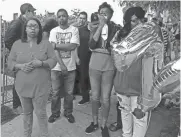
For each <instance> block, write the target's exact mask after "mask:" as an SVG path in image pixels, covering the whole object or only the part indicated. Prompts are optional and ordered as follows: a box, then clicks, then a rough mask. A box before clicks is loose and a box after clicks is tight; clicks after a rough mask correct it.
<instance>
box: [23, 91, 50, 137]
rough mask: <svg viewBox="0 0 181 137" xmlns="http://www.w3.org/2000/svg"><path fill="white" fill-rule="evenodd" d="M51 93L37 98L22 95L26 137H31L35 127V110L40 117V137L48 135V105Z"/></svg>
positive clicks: (38, 117)
mask: <svg viewBox="0 0 181 137" xmlns="http://www.w3.org/2000/svg"><path fill="white" fill-rule="evenodd" d="M48 97H49V94H48V93H47V94H44V95H43V96H40V97H37V98H26V97H22V96H20V100H21V104H22V108H23V124H24V137H31V134H32V127H33V110H34V111H35V114H36V116H37V119H38V124H39V129H40V137H48V120H47V113H46V105H47V101H48Z"/></svg>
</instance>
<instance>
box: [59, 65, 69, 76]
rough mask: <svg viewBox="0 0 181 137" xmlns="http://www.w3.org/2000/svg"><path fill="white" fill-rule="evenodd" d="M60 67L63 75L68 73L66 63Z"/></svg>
mask: <svg viewBox="0 0 181 137" xmlns="http://www.w3.org/2000/svg"><path fill="white" fill-rule="evenodd" d="M60 68H61V72H62V75H67V73H68V70H67V67H66V66H65V65H61V66H60Z"/></svg>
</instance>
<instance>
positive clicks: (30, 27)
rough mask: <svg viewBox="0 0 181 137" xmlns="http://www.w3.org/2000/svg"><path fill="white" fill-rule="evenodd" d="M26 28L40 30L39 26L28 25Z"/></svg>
mask: <svg viewBox="0 0 181 137" xmlns="http://www.w3.org/2000/svg"><path fill="white" fill-rule="evenodd" d="M26 27H27V28H29V29H39V26H38V25H27V26H26Z"/></svg>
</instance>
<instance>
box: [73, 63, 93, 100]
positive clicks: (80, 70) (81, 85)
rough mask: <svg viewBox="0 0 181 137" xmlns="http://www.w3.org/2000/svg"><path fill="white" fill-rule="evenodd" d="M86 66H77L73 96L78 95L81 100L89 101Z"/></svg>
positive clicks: (88, 82)
mask: <svg viewBox="0 0 181 137" xmlns="http://www.w3.org/2000/svg"><path fill="white" fill-rule="evenodd" d="M86 66H87V67H86ZM86 66H85V65H84V64H81V65H80V66H77V69H76V80H75V85H74V94H79V93H80V94H81V96H82V99H83V100H86V101H89V99H90V97H89V90H90V81H89V74H88V65H86Z"/></svg>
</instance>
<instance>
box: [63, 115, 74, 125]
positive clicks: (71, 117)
mask: <svg viewBox="0 0 181 137" xmlns="http://www.w3.org/2000/svg"><path fill="white" fill-rule="evenodd" d="M64 116H65V117H66V118H67V120H68V122H70V123H75V118H74V116H73V115H72V114H70V115H65V114H64Z"/></svg>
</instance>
